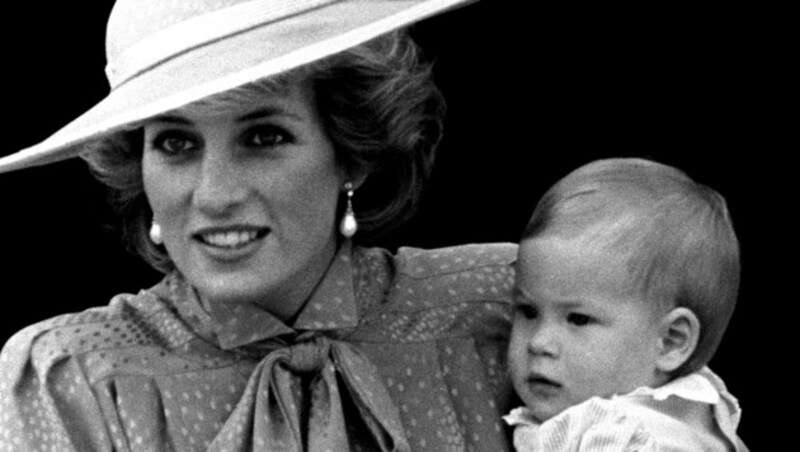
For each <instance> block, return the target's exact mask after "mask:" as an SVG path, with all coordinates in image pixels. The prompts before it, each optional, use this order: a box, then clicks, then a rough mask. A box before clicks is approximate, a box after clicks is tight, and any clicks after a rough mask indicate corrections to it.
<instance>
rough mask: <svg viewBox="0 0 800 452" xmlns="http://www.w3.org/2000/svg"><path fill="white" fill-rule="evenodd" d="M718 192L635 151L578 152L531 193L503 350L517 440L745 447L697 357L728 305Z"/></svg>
mask: <svg viewBox="0 0 800 452" xmlns="http://www.w3.org/2000/svg"><path fill="white" fill-rule="evenodd" d="M738 285H739V246H738V242H737V239H736V236H735V234H734V231H733V227H732V224H731V221H730V218H729V215H728V211H727V207H726V205H725V200H724V199H723V198H722V196H720V195H719V194H717V193H716V192H715V191H713V190H711V189H709V188H708V187H705V186H702V185H699V184H697V183H695V182H694V181H692V180H691V179H689V177H687V176H686V175H685V174H684V173H683V172H681V171H679V170H677V169H675V168H672V167H669V166H666V165H662V164H659V163H655V162H652V161H647V160H641V159H609V160H600V161H596V162H593V163H589V164H587V165H585V166H583V167H581V168H579V169H577V170H575V171H574V172H572V173H570V174H569V175H567V176H566V177H565V178H563V179H562V180H560V181H559V182H558V183H556V184H555V185H554V186H553V187H552V188H551V189H550V190H549V191H548V192H547V193H546V194H545V195H544V197H543V198H542V199H541V200H540V201H539V204H538V205H537V207H536V210H535V211H534V213H533V217H532V218H531V221H530V223H529V224H528V227H527V229H526V231H525V233H524V235H523V238H522V241H521V243H520V247H519V257H518V261H517V279H516V287H515V295H514V297H515V314H514V326H513V331H512V334H511V343H510V346H509V351H508V359H509V367H510V370H511V377H512V380H513V383H514V388H515V389H516V391H517V394H518V395H519V396H520V398H521V399H522V401H523V402H524V403H525V405H526V406H525V407H522V408H517V409H515V410H513V411H512V412H511V413H510V414H509V415H508V416H506V417H505V419H506V421H507V422H508V423H509V424H510V425H512V426H514V445H515V447H516V449H517V450H518V451H534V450H535V451H540V450H541V451H562V450H563V451H566V450H570V451H578V450H580V451H589V450H591V451H594V450H609V451H623V450H624V451H627V450H635V451H643V450H644V451H650V450H670V451H672V450H679V451H684V450H685V451H698V450H714V451H717V450H735V451H746V450H747V449H746V447H745V446H744V444H743V443H742V442H741V440H740V439H739V438H738V436H737V435H736V427H737V425H738V422H739V417H740V409H739V406H738V403H737V401H736V399H735V398H734V397H733V396H731V395H730V394H729V393H728V392H727V391H726V389H725V386H724V384H723V383H722V381H721V380H720V379H719V377H717V376H716V375H714V374H713V373H712V372H711V371H710V370H709V369H708V368H707V367H706V364H707V363H708V361H709V360H710V359H711V357H712V356H713V355H714V352H715V350H716V349H717V346H718V345H719V342H720V339H721V338H722V334H723V332H724V331H725V328H726V326H727V324H728V320H729V319H730V317H731V314H732V313H733V309H734V305H735V302H736V297H737V291H738Z"/></svg>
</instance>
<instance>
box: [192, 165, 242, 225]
mask: <svg viewBox="0 0 800 452" xmlns="http://www.w3.org/2000/svg"><path fill="white" fill-rule="evenodd" d="M246 173H247V168H245V167H244V166H243V165H241V163H240V162H237V160H236V158H235V156H234V155H233V153H232V152H230V151H227V150H225V149H208V150H207V151H206V152H205V153H204V155H203V160H202V162H201V165H200V173H199V175H198V181H197V185H196V186H195V192H194V203H195V205H196V206H197V207H198V208H199V209H200V210H201V211H202V212H204V213H206V214H207V215H219V214H224V213H226V212H228V211H230V209H231V208H233V207H235V206H237V205H240V204H241V203H243V202H244V200H245V198H246V197H247V179H246Z"/></svg>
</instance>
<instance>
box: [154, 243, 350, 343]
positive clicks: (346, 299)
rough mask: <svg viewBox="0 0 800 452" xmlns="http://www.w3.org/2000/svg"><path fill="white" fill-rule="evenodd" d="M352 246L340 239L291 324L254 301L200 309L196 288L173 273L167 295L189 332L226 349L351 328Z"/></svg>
mask: <svg viewBox="0 0 800 452" xmlns="http://www.w3.org/2000/svg"><path fill="white" fill-rule="evenodd" d="M352 262H353V258H352V245H351V242H349V241H347V242H345V243H343V244H342V245H341V246H340V247H339V250H338V251H337V253H336V255H335V256H334V258H333V260H332V261H331V265H330V266H329V267H328V270H327V271H326V272H325V274H324V275H323V277H322V279H321V281H320V283H319V284H318V285H317V287H316V288H315V289H314V292H313V293H312V294H311V297H310V298H309V299H308V301H307V302H306V303H305V305H304V306H303V307H302V308H301V310H300V312H299V314H298V316H297V319H296V320H295V322H294V325H291V326H289V325H286V324H285V323H284V322H283V321H281V320H280V319H278V318H277V317H275V316H274V315H272V314H271V313H270V312H268V311H267V310H265V309H264V308H263V307H261V306H259V305H257V304H253V303H250V304H236V305H232V306H231V305H226V304H213V305H211V306H209V308H208V309H206V308H205V307H204V306H203V303H202V302H201V300H200V297H199V296H198V294H197V292H196V290H194V288H192V287H191V286H190V285H189V283H188V282H187V281H186V280H185V279H184V278H183V276H182V275H180V274H179V273H177V272H176V273H173V274H172V275H170V277H169V278H168V280H169V283H168V286H170V287H169V292H170V295H171V296H170V298H171V299H172V300H173V301H174V302H175V305H176V307H177V309H178V311H179V312H180V313H181V316H182V317H183V318H184V319H186V320H187V321H188V322H189V323H191V324H192V326H193V327H194V329H195V331H196V332H197V333H198V334H199V335H200V336H203V337H205V338H206V339H209V340H211V341H212V342H215V343H217V344H218V345H219V347H220V348H222V349H223V350H232V349H236V348H239V347H243V346H246V345H249V344H252V343H255V342H260V341H264V340H267V339H278V338H280V337H281V336H284V337H286V336H296V335H297V334H299V333H301V332H304V331H319V330H333V329H342V328H352V327H355V326H356V325H357V324H358V310H357V307H356V299H355V292H354V289H353V281H354V278H353V274H354V269H353V264H352Z"/></svg>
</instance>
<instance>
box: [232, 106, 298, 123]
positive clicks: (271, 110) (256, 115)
mask: <svg viewBox="0 0 800 452" xmlns="http://www.w3.org/2000/svg"><path fill="white" fill-rule="evenodd" d="M274 116H286V117H288V118H290V119H294V120H296V121H299V120H301V117H300V116H299V115H297V114H295V113H292V112H290V111H288V110H286V109H283V108H280V107H263V108H259V109H256V110H253V111H251V112H249V113H247V114H245V115H243V116H240V117H239V118H237V119H236V121H237V122H248V121H253V120H256V119H264V118H270V117H274Z"/></svg>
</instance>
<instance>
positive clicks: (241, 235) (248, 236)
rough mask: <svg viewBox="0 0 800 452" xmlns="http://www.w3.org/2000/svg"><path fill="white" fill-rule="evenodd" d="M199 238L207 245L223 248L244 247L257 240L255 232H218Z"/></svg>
mask: <svg viewBox="0 0 800 452" xmlns="http://www.w3.org/2000/svg"><path fill="white" fill-rule="evenodd" d="M200 237H201V238H202V239H203V241H204V242H205V243H207V244H209V245H213V246H219V247H223V248H236V247H239V246H243V245H246V244H248V243H250V242H252V241H253V240H255V239H256V238H258V233H256V232H255V231H247V232H220V233H214V234H203V235H201V236H200Z"/></svg>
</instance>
